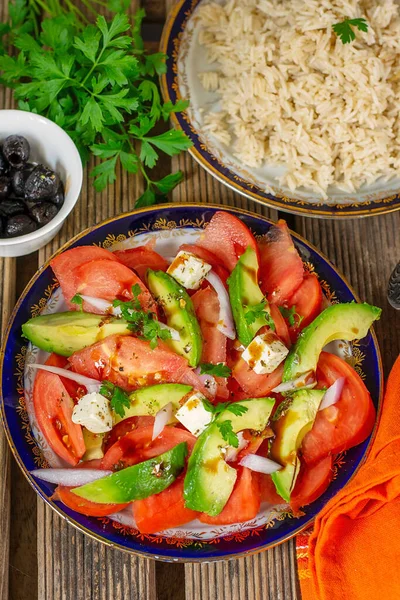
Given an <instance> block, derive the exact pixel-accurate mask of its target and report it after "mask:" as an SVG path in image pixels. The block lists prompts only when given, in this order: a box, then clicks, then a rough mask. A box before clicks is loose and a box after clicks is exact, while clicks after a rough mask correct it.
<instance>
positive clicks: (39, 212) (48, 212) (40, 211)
mask: <svg viewBox="0 0 400 600" xmlns="http://www.w3.org/2000/svg"><path fill="white" fill-rule="evenodd" d="M57 213H58V208H57V206H55V205H54V204H52V203H51V202H40V203H38V204H35V206H34V207H33V208H32V210H31V215H32V217H33V218H34V219H35V221H36V223H37V224H38V225H40V226H42V225H46V223H49V221H51V220H52V219H54V217H55V216H56V214H57Z"/></svg>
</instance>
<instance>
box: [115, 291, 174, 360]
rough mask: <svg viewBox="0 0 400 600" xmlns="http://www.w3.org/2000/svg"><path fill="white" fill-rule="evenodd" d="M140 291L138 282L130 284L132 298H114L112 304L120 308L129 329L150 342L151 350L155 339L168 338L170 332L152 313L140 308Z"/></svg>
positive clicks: (155, 344)
mask: <svg viewBox="0 0 400 600" xmlns="http://www.w3.org/2000/svg"><path fill="white" fill-rule="evenodd" d="M141 293H142V290H141V288H140V286H139V284H137V283H135V285H133V286H132V295H133V299H132V300H128V301H126V302H124V301H123V300H114V302H113V306H114V307H115V308H119V309H120V310H121V316H122V318H123V319H125V321H126V322H127V323H128V328H129V329H130V331H132V332H133V333H135V334H136V335H137V336H138V337H139V338H140V339H142V340H147V341H148V342H150V348H151V349H152V350H153V349H154V348H155V347H156V346H157V339H161V340H163V341H165V340H169V339H171V332H170V331H169V330H168V329H165V328H164V327H163V324H162V323H160V321H158V320H157V319H156V318H155V316H154V313H152V312H146V311H144V310H143V309H142V306H141V304H140V300H139V295H140V294H141Z"/></svg>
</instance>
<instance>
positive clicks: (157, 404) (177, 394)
mask: <svg viewBox="0 0 400 600" xmlns="http://www.w3.org/2000/svg"><path fill="white" fill-rule="evenodd" d="M192 389H193V388H192V387H191V386H190V385H183V384H182V383H160V384H159V385H150V386H148V387H143V388H140V389H139V390H135V391H134V392H132V393H131V394H130V395H129V400H130V402H131V404H130V406H129V408H125V414H124V416H123V417H121V416H120V415H118V414H116V413H115V414H114V422H115V424H116V423H119V422H120V421H123V420H124V419H128V418H129V417H139V416H143V415H149V416H151V417H154V416H155V415H156V414H157V413H158V411H159V410H160V409H161V408H163V406H165V405H166V404H168V403H169V402H172V406H173V408H174V413H175V412H176V411H177V410H179V408H180V401H181V400H182V398H184V397H185V396H186V395H187V394H188V393H189V392H191V391H192ZM173 420H174V421H176V419H173Z"/></svg>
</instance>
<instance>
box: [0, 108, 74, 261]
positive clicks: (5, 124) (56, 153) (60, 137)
mask: <svg viewBox="0 0 400 600" xmlns="http://www.w3.org/2000/svg"><path fill="white" fill-rule="evenodd" d="M12 134H16V135H23V136H24V137H26V139H27V140H28V142H29V144H30V146H31V154H30V158H29V161H30V162H40V163H43V164H44V165H46V166H47V167H50V169H53V170H54V171H57V173H58V174H59V176H60V178H61V179H62V181H63V183H64V186H65V201H64V204H63V205H62V207H61V209H60V211H59V212H58V213H57V214H56V216H55V217H54V219H52V220H51V221H50V222H49V223H47V225H44V227H41V228H40V229H37V231H34V232H32V233H28V234H26V235H21V236H19V237H15V238H0V256H23V255H25V254H30V253H31V252H35V251H36V250H39V248H42V247H43V246H45V245H46V244H47V243H48V242H49V241H50V240H52V239H53V237H54V236H55V235H56V234H57V233H58V231H59V230H60V229H61V227H62V224H63V223H64V221H65V219H66V218H67V216H68V215H69V213H70V212H71V210H72V209H73V208H74V206H75V204H76V201H77V200H78V197H79V194H80V191H81V187H82V162H81V159H80V156H79V152H78V150H77V148H76V146H75V144H74V142H73V141H72V140H71V138H70V137H69V135H67V134H66V133H65V131H63V130H62V129H61V127H59V126H58V125H56V124H55V123H53V122H52V121H49V119H46V118H45V117H41V116H40V115H35V114H34V113H30V112H24V111H22V110H0V144H1V143H2V141H3V140H4V139H5V138H6V137H8V136H9V135H12Z"/></svg>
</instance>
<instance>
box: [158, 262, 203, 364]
mask: <svg viewBox="0 0 400 600" xmlns="http://www.w3.org/2000/svg"><path fill="white" fill-rule="evenodd" d="M147 285H148V287H149V290H150V292H151V293H152V294H153V296H154V299H155V300H156V302H157V303H158V304H159V305H160V306H161V307H162V308H163V310H164V313H165V316H166V318H167V325H168V326H169V327H173V328H174V329H176V330H177V331H179V334H180V338H181V339H180V341H179V342H178V341H174V340H171V339H170V340H166V344H167V345H168V346H169V347H170V348H171V349H172V350H174V352H176V353H177V354H180V355H181V356H183V357H184V358H187V360H188V362H189V365H190V366H191V367H197V365H198V364H199V362H200V358H201V352H202V349H203V340H202V336H201V329H200V325H199V323H198V321H197V318H196V313H195V310H194V306H193V302H192V301H191V299H190V296H189V294H188V293H187V291H186V290H185V289H184V288H183V287H182V286H181V285H179V283H178V282H177V281H175V279H174V278H173V277H171V275H168V273H164V271H152V270H151V269H149V270H148V271H147Z"/></svg>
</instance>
